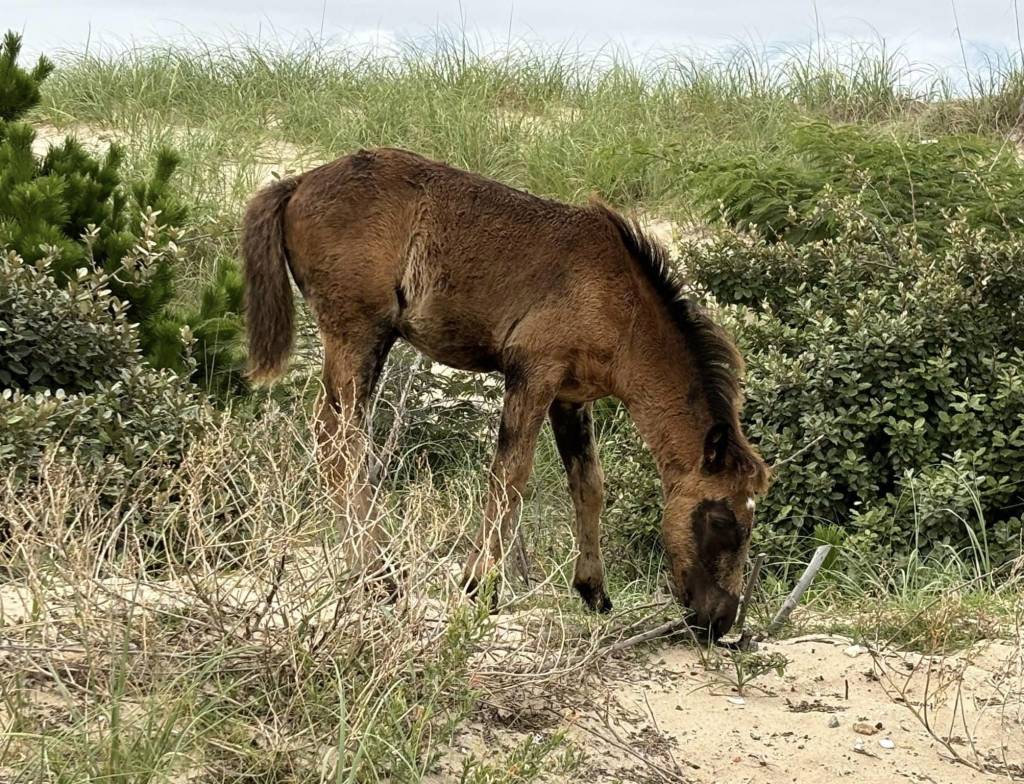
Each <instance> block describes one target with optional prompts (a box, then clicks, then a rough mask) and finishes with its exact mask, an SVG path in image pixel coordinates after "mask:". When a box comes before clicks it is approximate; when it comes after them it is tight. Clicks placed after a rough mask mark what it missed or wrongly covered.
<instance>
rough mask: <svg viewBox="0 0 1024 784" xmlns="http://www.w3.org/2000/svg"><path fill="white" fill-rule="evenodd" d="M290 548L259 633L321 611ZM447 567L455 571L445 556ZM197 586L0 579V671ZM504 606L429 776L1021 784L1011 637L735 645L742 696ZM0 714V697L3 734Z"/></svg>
mask: <svg viewBox="0 0 1024 784" xmlns="http://www.w3.org/2000/svg"><path fill="white" fill-rule="evenodd" d="M292 552H293V556H292V559H291V560H290V563H291V564H292V566H291V568H289V569H286V570H285V571H284V573H283V574H284V577H283V578H282V580H281V584H280V589H279V590H278V591H276V593H274V594H272V596H273V607H272V610H271V612H269V613H267V614H266V617H267V618H268V619H270V620H268V623H271V625H272V626H273V624H277V623H278V621H277V620H276V619H278V618H284V617H286V616H287V617H292V618H306V619H308V618H312V617H319V615H323V614H324V613H326V615H324V617H325V618H326V617H329V616H330V615H331V613H332V612H333V609H332V607H331V606H330V605H324V604H319V603H316V602H315V601H314V600H313V599H311V598H310V597H311V596H313V595H315V594H316V592H315V591H310V588H309V587H310V586H311V585H324V584H326V583H325V577H324V574H322V573H321V572H322V570H323V569H324V565H323V564H324V559H323V557H322V555H321V551H320V550H319V549H318V548H298V549H295V550H293V551H292ZM451 566H452V569H453V573H454V571H455V570H457V567H458V564H457V563H455V562H454V561H453V563H452V565H451ZM268 568H269V567H268ZM204 586H205V587H203V588H202V595H214V596H217V597H219V599H218V602H219V603H220V604H222V605H223V606H224V607H225V608H231V610H230V611H231V612H232V613H237V614H239V616H241V615H243V614H245V612H247V610H246V609H245V608H246V607H250V606H256V605H258V606H262V605H263V603H264V602H265V601H266V598H265V597H266V596H267V595H268V594H267V590H266V586H263V585H262V584H261V583H258V582H256V581H254V580H253V578H252V577H251V576H247V575H246V574H245V573H238V574H232V575H221V576H211V577H210V578H209V580H207V581H206V583H204ZM196 590H197V589H196V588H195V587H194V586H192V585H191V583H190V582H189V581H181V580H179V581H154V582H148V583H137V582H134V581H131V580H121V579H116V578H104V579H100V580H96V579H85V580H83V581H80V582H78V583H75V584H72V583H63V584H52V585H50V586H49V587H48V588H47V589H46V590H45V591H44V592H43V593H38V592H34V591H32V590H30V588H29V586H28V585H27V584H25V583H24V582H21V581H14V582H11V583H8V584H6V585H0V671H4V670H6V674H7V675H9V676H12V675H13V676H14V677H15V680H17V678H18V671H19V670H20V671H21V672H22V674H23V675H25V674H27V673H29V672H38V673H46V672H50V673H55V672H59V671H64V670H66V669H67V668H68V667H69V666H71V664H74V662H75V661H77V659H79V658H81V656H83V655H84V652H73V649H74V648H75V646H76V645H80V644H81V643H78V642H76V641H75V640H74V639H72V638H66V635H68V634H71V635H73V634H74V631H73V630H74V629H75V628H76V626H80V625H81V624H79V623H77V621H76V620H75V619H78V620H82V619H84V620H82V623H85V624H86V625H88V626H92V627H94V628H96V629H97V632H98V633H101V632H102V629H101V627H98V626H95V624H90V623H88V619H89V618H102V617H104V616H105V615H106V614H107V613H108V612H114V610H115V609H116V608H117V607H120V606H122V605H123V606H128V605H130V606H131V607H132V608H133V609H132V614H131V618H132V620H131V622H130V623H131V625H132V626H133V627H134V628H137V629H139V630H143V629H145V628H146V625H147V623H148V622H149V621H148V620H147V619H149V618H151V617H152V618H156V617H157V616H158V615H165V616H168V615H176V614H177V613H178V612H179V611H183V610H184V608H188V607H189V606H195V605H197V604H198V603H199V601H198V599H197V596H198V595H199V594H196ZM453 600H454V597H452V598H451V599H450V601H453ZM409 601H411V602H412V603H413V608H414V609H412V610H411V611H410V612H411V614H410V616H409V617H412V618H417V619H421V622H418V624H417V628H421V629H422V633H423V634H427V635H436V634H437V633H439V632H438V630H439V629H443V628H444V627H445V625H446V623H447V618H448V617H449V616H448V613H449V612H450V611H451V608H450V607H446V606H445V605H444V604H443V603H442V602H440V601H438V600H436V599H431V598H428V597H426V596H415V597H414V596H412V595H410V597H409ZM458 601H459V603H461V601H464V600H462V599H461V598H459V600H458ZM310 602H313V603H314V605H315V608H311V607H309V606H308V605H309V604H310ZM254 603H255V605H254ZM519 607H523V605H522V604H520V605H519ZM514 608H515V605H513V609H510V610H508V611H506V612H504V613H502V614H500V615H498V616H494V620H495V625H494V628H493V629H492V630H491V632H490V633H489V634H488V636H487V637H486V638H485V639H483V640H481V641H480V643H479V644H478V645H477V646H476V648H475V651H474V653H473V655H472V657H471V661H470V665H469V671H468V673H467V677H468V678H469V681H470V682H471V683H476V684H478V687H479V688H481V693H482V695H483V698H482V702H481V704H480V707H479V708H478V709H476V711H475V713H474V714H473V716H472V718H471V720H470V721H469V722H467V723H465V724H464V725H463V726H462V727H461V728H460V729H459V731H458V733H457V735H456V737H455V742H454V745H453V746H452V748H451V749H450V751H449V752H448V753H447V755H446V756H445V757H444V758H443V759H442V762H441V765H440V768H439V769H438V771H437V772H436V773H435V774H433V775H432V777H431V778H430V780H431V781H433V782H444V781H450V780H453V779H457V778H458V774H459V772H460V770H461V766H462V761H463V759H464V758H465V757H466V755H468V754H475V755H477V756H484V757H485V758H488V759H498V760H500V759H502V757H501V756H500V755H501V754H503V753H507V752H509V751H511V750H512V749H513V748H515V747H516V746H517V745H519V744H521V743H522V742H523V741H524V739H526V738H527V737H528V736H533V737H534V738H537V739H542V738H548V737H551V736H552V735H553V734H555V733H563V734H564V736H565V738H566V739H567V740H568V741H569V747H570V748H575V749H577V750H578V751H579V752H581V753H582V755H583V761H582V763H581V767H580V770H579V772H578V773H577V774H576V776H575V778H576V780H582V781H590V782H595V783H597V782H602V783H603V782H609V783H611V782H619V781H623V782H667V781H672V782H708V783H709V784H711V783H713V782H722V781H728V782H730V784H741V783H744V782H765V783H773V782H780V783H781V782H797V783H802V782H807V783H808V784H809V783H810V782H819V781H822V780H825V779H828V780H836V779H845V780H848V781H851V782H863V783H864V784H891V782H893V781H911V782H931V783H932V784H940V783H945V782H969V781H984V782H987V781H992V782H996V781H1008V780H1022V781H1024V645H1022V643H1021V641H1020V640H1006V641H989V642H985V643H983V644H979V645H977V646H974V647H973V648H971V649H969V650H967V651H962V652H960V653H957V654H954V655H949V656H944V657H938V656H936V657H926V656H921V655H918V654H913V653H902V652H898V651H881V652H879V651H875V650H869V649H868V648H865V647H862V646H859V645H852V644H851V641H850V640H848V639H845V638H841V637H837V636H804V637H798V638H793V639H788V640H781V641H775V642H769V643H761V644H760V647H759V649H758V651H757V652H756V653H755V654H748V655H747V656H748V658H747V659H746V661H747V662H748V665H747V672H748V673H749V672H751V669H750V665H749V662H750V661H752V659H751V658H749V657H751V656H752V657H753V660H756V661H758V662H762V663H765V664H770V665H773V666H766V667H764V668H763V671H762V672H761V673H760V674H758V675H756V677H753V678H745V679H743V680H744V681H745V682H744V685H743V687H742V688H740V687H739V686H738V682H737V671H736V668H735V666H734V664H733V657H732V655H731V653H730V652H728V651H725V650H724V649H718V648H716V649H713V651H711V652H708V651H706V650H704V649H701V648H697V647H694V646H692V645H689V644H684V643H682V642H676V641H669V642H662V643H660V644H653V645H648V646H647V647H637V648H629V649H627V650H625V651H620V652H609V650H608V645H607V644H606V643H603V642H601V641H600V639H599V638H600V636H601V635H602V634H603V633H599V635H598V638H594V640H595V642H594V643H593V644H590V643H588V642H587V637H586V635H585V634H584V636H583V637H581V636H580V631H579V629H578V627H576V626H575V622H573V623H570V624H568V625H567V624H566V623H565V619H562V618H560V616H559V613H558V612H557V611H554V610H548V609H542V608H540V607H530V608H524V609H518V610H516V609H514ZM310 612H312V613H313V615H310ZM799 612H800V611H799V609H798V611H797V613H798V614H799ZM291 625H294V623H293V624H291ZM652 625H653V624H652ZM275 628H276V627H275ZM574 628H576V629H577V630H576V631H570V632H568V633H567V630H571V629H574ZM271 632H272V629H271V628H269V627H268V632H267V636H266V639H267V640H268V641H269V640H271V639H273V638H272V636H271ZM139 633H140V634H142V631H139ZM629 633H630V634H632V633H635V632H633V631H631V632H629ZM65 638H66V639H65ZM262 638H263V637H261V635H260V634H256V636H254V637H253V639H254V640H259V639H262ZM69 644H70V647H68V646H69ZM267 644H268V645H269V644H270V643H269V642H268V643H267ZM25 645H28V647H27V648H26V647H24V646H25ZM588 645H589V648H588ZM19 649H20V652H19ZM101 649H104V648H103V646H101ZM97 650H99V649H97ZM69 657H70V658H69ZM775 667H780V668H781V669H780V670H776V669H775ZM12 668H13V669H12ZM517 673H520V674H521V680H517V679H518V678H519V677H520V675H517ZM495 674H498V676H499V677H495ZM19 690H20V691H21V692H22V693H21V695H20V699H22V700H25V701H27V702H28V703H31V704H33V705H35V707H36V709H37V710H47V709H52V710H54V711H57V712H58V713H66V709H64V708H65V707H66V706H63V703H62V700H64V699H66V697H67V695H66V693H65V692H64V691H63V690H62V688H61V686H60V678H53V677H47V678H42V679H36V680H32V679H28V678H26V680H25V682H24V683H23V684H22V686H21V687H19ZM11 719H12V717H11V716H10V715H7V714H6V713H5V708H4V705H3V704H2V703H0V736H2V735H3V732H4V731H5V727H7V728H10V726H11ZM925 720H927V722H928V725H929V726H930V727H931V732H930V731H929V729H928V727H926V726H925V723H924V721H925ZM956 756H960V757H963V758H964V759H965V760H967V761H968V762H969V763H970V764H972V765H974V766H975V768H972V767H970V766H968V764H965V763H964V762H962V761H957V760H956V759H955V757H956ZM2 771H3V768H2V765H0V773H2ZM0 780H3V776H2V775H0ZM549 780H557V779H549Z"/></svg>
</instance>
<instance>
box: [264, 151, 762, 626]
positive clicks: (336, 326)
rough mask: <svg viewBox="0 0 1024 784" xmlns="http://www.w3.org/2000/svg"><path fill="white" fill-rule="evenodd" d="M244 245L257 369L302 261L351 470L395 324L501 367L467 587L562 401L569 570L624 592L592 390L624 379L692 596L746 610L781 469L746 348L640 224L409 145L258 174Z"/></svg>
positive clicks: (328, 390)
mask: <svg viewBox="0 0 1024 784" xmlns="http://www.w3.org/2000/svg"><path fill="white" fill-rule="evenodd" d="M244 253H245V278H246V284H247V310H248V332H249V344H250V357H251V373H252V376H253V377H254V378H256V379H270V378H272V377H274V376H276V375H277V374H279V373H280V372H281V371H282V369H283V367H284V365H285V362H286V359H287V355H288V352H289V349H290V347H291V343H292V332H293V321H294V316H293V301H292V294H291V289H290V284H289V282H288V269H289V268H290V270H291V274H292V277H293V278H294V280H295V282H296V284H297V285H298V287H299V289H300V290H301V292H302V294H303V295H304V297H305V299H306V301H307V302H308V304H309V306H310V308H311V310H312V312H313V314H314V315H315V317H316V321H317V324H318V326H319V330H320V333H321V336H322V338H323V343H324V350H325V360H324V377H323V385H324V395H323V400H322V402H321V405H320V408H319V419H320V421H321V425H322V426H321V432H322V434H323V435H324V437H325V441H326V440H329V439H334V438H336V437H337V435H338V433H339V432H344V433H345V434H347V435H346V437H345V438H344V439H343V441H344V444H343V445H342V446H341V447H340V448H335V449H333V450H332V453H331V454H332V457H331V460H332V464H333V468H334V470H335V472H336V474H337V479H338V481H340V482H345V481H348V482H351V479H352V477H353V475H354V474H357V473H359V471H360V469H359V468H358V466H359V465H361V461H360V459H358V458H357V457H355V452H356V451H357V450H359V449H363V448H365V446H366V445H365V442H360V438H361V436H359V435H358V433H360V432H362V428H361V422H362V417H363V414H364V408H365V403H366V401H367V398H368V397H369V396H370V394H371V393H372V391H373V388H374V385H375V384H376V381H377V379H378V376H379V374H380V372H381V368H382V366H383V364H384V361H385V359H386V357H387V354H388V351H389V349H390V348H391V346H392V344H393V343H394V341H395V340H396V339H397V338H403V339H405V340H407V341H408V342H409V343H411V344H412V345H413V346H415V347H416V348H417V349H419V350H420V351H422V352H423V353H424V354H426V355H427V356H429V357H430V358H432V359H433V360H435V361H437V362H441V363H443V364H445V365H449V366H451V367H454V368H459V369H463V370H473V371H496V372H499V373H501V374H503V375H504V377H505V395H504V406H503V410H502V415H501V422H500V427H499V433H498V443H497V449H496V453H495V456H494V461H493V464H492V467H491V475H490V484H489V492H488V499H487V504H486V509H485V514H484V523H483V525H482V527H481V530H480V532H479V534H478V536H477V538H476V542H475V545H474V548H473V552H472V553H471V554H470V558H469V561H468V563H467V566H466V578H467V583H468V584H469V585H470V587H473V586H475V585H476V584H478V583H479V581H480V579H481V578H482V577H483V576H484V575H485V573H487V572H488V571H489V570H490V569H492V567H493V566H494V565H495V563H496V562H497V560H498V559H500V558H501V557H502V554H503V550H504V544H505V542H506V541H507V540H508V538H509V530H510V528H509V526H510V524H511V522H512V521H514V519H515V517H516V515H517V511H518V503H519V499H520V498H521V496H522V493H523V492H524V490H525V487H526V482H527V478H528V477H529V474H530V471H531V467H532V461H533V452H534V446H535V443H536V439H537V435H538V433H539V431H540V428H541V426H542V424H543V422H544V420H545V418H550V420H551V423H552V427H553V430H554V434H555V439H556V442H557V445H558V449H559V452H560V454H561V457H562V460H563V462H564V464H565V468H566V472H567V475H568V480H569V489H570V494H571V496H572V500H573V504H574V506H575V511H576V525H575V532H576V539H577V545H578V548H579V556H578V558H577V560H576V567H575V576H574V585H575V587H576V589H577V590H578V591H579V592H580V594H581V595H582V597H583V599H584V600H585V601H586V602H587V604H589V605H590V606H591V607H593V608H595V609H598V610H608V609H610V607H611V602H610V601H609V599H608V595H607V593H606V592H605V585H604V568H603V565H602V560H601V553H600V549H599V529H598V526H599V516H600V511H601V507H602V503H603V477H602V473H601V466H600V463H599V461H598V457H597V452H596V445H595V441H594V430H593V419H592V411H591V408H592V402H593V401H594V400H596V399H598V398H601V397H604V396H607V395H613V396H615V397H617V398H619V399H620V400H621V401H622V402H623V403H624V404H625V405H626V406H627V408H628V410H629V412H630V414H631V416H632V418H633V419H634V421H635V423H636V425H637V427H638V428H639V431H640V434H641V436H642V437H643V439H644V441H645V442H646V444H647V446H648V447H649V448H650V449H651V451H652V453H653V455H654V458H655V460H656V463H657V466H658V470H659V472H660V474H661V479H662V484H663V490H664V495H665V511H664V521H663V530H664V540H665V546H666V550H667V552H668V554H669V556H670V560H671V582H672V585H673V587H674V590H675V592H676V594H677V596H678V597H679V598H680V600H681V601H683V602H684V603H685V604H687V605H688V606H690V607H691V608H692V609H693V610H694V611H695V614H696V616H697V622H698V623H699V624H700V625H702V626H704V627H705V628H707V629H708V630H709V631H710V632H711V633H712V634H713V635H715V636H718V635H720V634H721V633H723V632H724V631H725V630H726V629H727V628H728V627H729V626H730V625H731V624H732V620H733V617H734V615H735V611H736V606H737V600H738V595H739V591H740V582H741V579H742V571H743V564H744V561H745V559H746V553H747V547H748V543H749V539H750V530H751V526H752V524H753V508H754V502H753V498H754V496H756V495H757V494H758V493H760V492H762V491H763V490H764V488H765V485H766V482H767V477H768V472H767V469H766V467H765V465H764V463H763V461H762V460H761V458H760V457H759V456H758V455H757V453H756V452H755V451H754V450H753V449H752V448H751V446H750V444H749V443H748V442H747V440H746V438H745V437H744V435H743V433H742V430H741V428H740V421H739V407H740V404H741V399H740V389H739V376H740V374H741V371H742V361H741V359H740V356H739V354H738V353H737V351H736V349H735V347H734V346H733V344H732V342H731V341H730V340H729V338H728V337H727V335H726V334H725V333H724V332H723V330H722V329H721V328H720V327H718V326H717V325H716V324H714V323H713V322H712V321H711V320H710V319H709V318H708V316H707V315H706V314H705V313H704V311H703V310H702V309H701V308H699V307H698V306H697V305H695V304H693V303H692V302H690V301H689V300H687V299H685V298H684V297H682V296H681V294H680V288H679V285H678V284H677V282H676V281H675V279H674V278H673V276H672V274H671V272H670V268H669V264H668V260H667V256H666V254H665V251H664V250H663V249H662V248H661V247H659V246H658V245H656V244H655V243H653V242H652V241H651V240H650V239H648V238H647V237H646V236H645V235H644V233H643V232H642V231H641V230H640V228H639V226H638V225H637V224H636V223H635V222H631V221H628V220H627V219H625V218H623V217H622V216H621V215H619V214H618V213H616V212H614V211H613V210H611V209H609V208H608V207H606V206H604V205H603V204H600V203H591V204H589V205H587V206H572V205H567V204H562V203H559V202H555V201H550V200H547V199H542V198H538V197H536V196H533V195H531V194H529V193H525V192H523V191H520V190H515V189H513V188H510V187H507V186H505V185H502V184H501V183H498V182H495V181H493V180H489V179H486V178H484V177H481V176H478V175H475V174H471V173H468V172H465V171H461V170H458V169H455V168H453V167H451V166H448V165H446V164H443V163H438V162H435V161H431V160H428V159H426V158H423V157H421V156H419V155H416V154H414V153H411V152H406V151H403V150H395V149H377V150H361V151H359V152H357V153H354V154H352V155H349V156H347V157H344V158H341V159H339V160H337V161H334V162H333V163H329V164H327V165H325V166H321V167H319V168H317V169H314V170H312V171H310V172H307V173H306V174H303V175H301V176H300V177H297V178H293V179H287V180H282V181H280V182H278V183H275V184H273V185H271V186H269V187H268V188H266V189H264V190H263V191H261V192H260V193H259V194H257V195H256V196H255V197H254V198H253V200H252V201H251V203H250V205H249V208H248V211H247V213H246V216H245V225H244ZM360 444H361V446H360ZM349 486H350V487H351V485H349ZM357 486H358V487H362V488H364V489H363V490H357V491H356V495H359V496H360V497H361V500H357V501H356V508H355V514H357V515H370V509H369V500H368V494H367V492H366V490H365V482H362V483H357ZM350 502H351V499H350ZM371 538H372V537H371ZM374 548H376V544H374V545H372V546H371V550H372V552H371V553H370V555H369V556H368V557H369V559H370V560H371V561H373V560H376V559H377V558H378V557H379V556H378V554H377V551H376V549H374ZM366 565H369V564H366Z"/></svg>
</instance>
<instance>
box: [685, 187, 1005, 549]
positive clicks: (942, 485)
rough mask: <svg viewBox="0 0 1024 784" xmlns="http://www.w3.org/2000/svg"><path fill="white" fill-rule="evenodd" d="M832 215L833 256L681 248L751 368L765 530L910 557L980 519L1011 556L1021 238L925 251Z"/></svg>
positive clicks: (737, 246)
mask: <svg viewBox="0 0 1024 784" xmlns="http://www.w3.org/2000/svg"><path fill="white" fill-rule="evenodd" d="M830 208H834V209H835V214H836V216H837V217H838V218H839V219H840V221H839V223H840V225H841V226H842V227H843V230H842V233H841V234H840V236H839V237H838V239H837V240H836V241H835V242H815V243H807V244H804V245H799V246H793V245H790V244H788V243H778V244H775V245H765V244H763V243H761V242H759V241H757V240H755V239H751V238H750V237H745V236H742V235H740V234H736V233H733V232H723V233H721V234H720V235H719V236H718V237H717V239H716V240H715V241H714V242H712V243H711V244H709V245H703V246H701V245H696V244H694V245H689V246H686V247H684V248H683V254H682V263H683V265H684V266H685V268H686V269H687V270H688V271H689V272H690V274H691V275H692V277H693V279H694V281H695V283H696V284H697V285H698V286H699V287H700V288H702V289H704V290H705V291H707V292H711V293H713V295H714V297H715V298H717V300H718V302H719V303H721V305H722V307H721V310H720V317H721V318H722V319H723V320H724V321H725V322H726V323H727V324H728V326H729V327H730V328H731V329H732V331H733V332H734V333H735V334H736V336H737V338H738V340H739V342H740V344H741V347H742V350H743V352H744V355H745V356H746V359H747V368H748V370H747V387H746V390H747V405H746V410H745V421H746V424H747V427H748V428H749V430H750V433H751V435H752V436H753V438H754V440H755V441H756V442H758V443H759V444H760V447H761V449H762V451H763V453H764V454H765V456H766V458H767V459H768V460H769V462H777V461H784V464H783V465H782V466H780V468H779V470H778V472H777V476H776V480H775V483H774V485H773V487H772V489H771V492H770V494H769V496H768V498H767V502H766V503H765V504H763V505H762V506H761V507H760V508H759V516H760V518H761V519H762V520H763V521H764V522H765V523H766V524H768V525H770V526H773V527H774V528H775V530H776V531H783V532H790V533H798V534H803V535H807V534H810V533H811V532H812V531H813V528H814V525H815V524H816V523H817V522H820V521H827V522H833V521H834V522H837V523H840V524H842V525H844V526H849V527H853V528H854V529H857V530H860V531H863V532H865V534H864V535H865V536H866V537H867V538H870V539H872V540H874V541H877V542H879V543H881V544H883V545H891V546H893V547H894V548H896V549H898V550H905V549H906V548H908V547H910V546H913V544H914V541H915V540H919V543H920V545H921V547H922V548H927V547H928V546H929V545H934V544H936V543H939V542H944V543H954V544H960V543H967V542H969V541H970V538H971V536H974V535H977V534H976V533H975V532H972V531H970V530H969V526H967V524H966V523H965V522H964V521H966V520H974V519H977V518H978V515H977V512H978V511H981V512H982V513H983V515H982V516H983V518H984V520H985V522H986V525H987V526H988V527H989V529H990V530H989V531H988V532H986V533H985V536H986V537H987V539H988V541H989V543H990V544H991V545H993V546H994V547H997V548H998V552H1000V553H1002V554H1003V555H1010V554H1013V553H1014V552H1017V553H1019V549H1020V544H1021V541H1020V536H1021V533H1020V531H1021V512H1022V509H1024V464H1022V463H1021V461H1020V455H1021V454H1022V450H1024V267H1022V265H1021V259H1024V240H1022V239H1021V237H1005V238H998V239H996V238H992V237H990V236H989V235H988V234H987V233H986V232H985V231H984V230H980V229H979V230H972V229H970V228H969V227H968V219H967V218H962V219H961V220H958V221H954V222H952V223H951V224H950V225H949V226H948V227H947V229H946V231H945V234H944V237H943V239H942V241H941V242H937V243H935V244H936V245H937V246H938V248H937V249H935V250H928V249H926V248H925V247H924V246H923V244H922V243H921V242H920V241H918V239H917V238H915V237H914V236H913V233H912V232H906V231H892V232H889V233H887V234H885V235H883V236H882V237H881V238H880V239H881V241H878V242H874V243H869V242H865V241H864V240H863V239H862V237H863V236H864V233H865V231H866V227H867V226H874V227H876V228H877V225H878V224H877V223H876V222H875V219H874V217H873V216H872V215H871V212H870V207H869V208H868V210H866V211H865V210H858V209H855V208H854V207H851V206H850V205H849V204H847V205H846V206H843V205H841V204H837V205H833V207H830ZM908 505H912V506H913V510H912V511H916V514H909V513H908V508H909V507H908ZM914 521H916V522H914Z"/></svg>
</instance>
